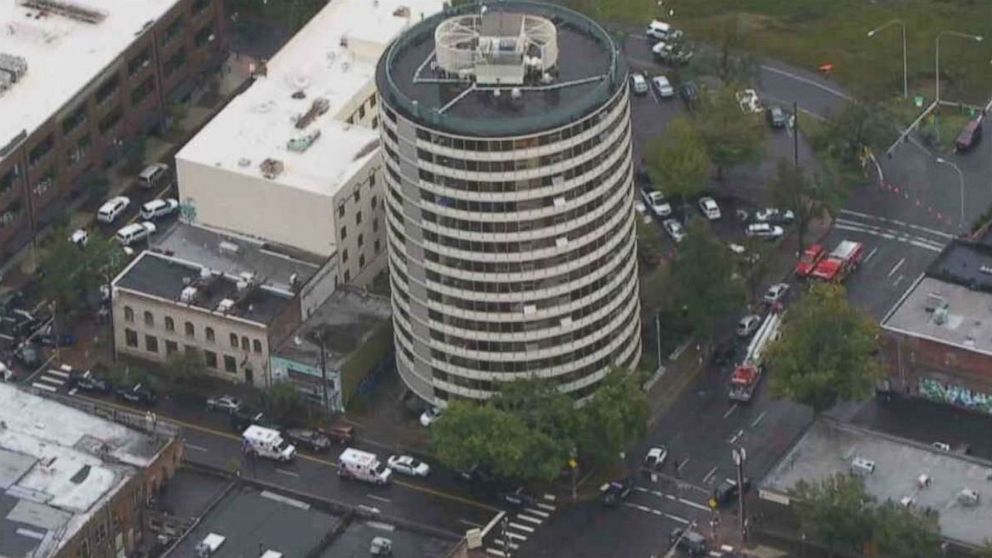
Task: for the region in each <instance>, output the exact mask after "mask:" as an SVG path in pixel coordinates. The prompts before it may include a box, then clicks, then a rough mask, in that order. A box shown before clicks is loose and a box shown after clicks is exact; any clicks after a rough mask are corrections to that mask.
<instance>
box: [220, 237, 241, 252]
mask: <svg viewBox="0 0 992 558" xmlns="http://www.w3.org/2000/svg"><path fill="white" fill-rule="evenodd" d="M217 249H219V250H220V251H221V252H228V253H230V254H237V253H238V252H239V251H241V248H239V247H238V245H237V244H235V243H233V242H231V241H229V240H221V241H220V243H219V244H217Z"/></svg>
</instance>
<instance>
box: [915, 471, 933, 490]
mask: <svg viewBox="0 0 992 558" xmlns="http://www.w3.org/2000/svg"><path fill="white" fill-rule="evenodd" d="M931 482H933V481H932V480H931V479H930V475H928V474H926V473H923V474H922V475H920V476H918V477H916V488H919V489H920V490H923V489H924V488H930V483H931Z"/></svg>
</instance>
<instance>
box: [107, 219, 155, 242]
mask: <svg viewBox="0 0 992 558" xmlns="http://www.w3.org/2000/svg"><path fill="white" fill-rule="evenodd" d="M153 232H155V223H150V222H148V221H142V222H141V223H131V224H130V225H125V226H124V227H121V230H119V231H117V234H116V235H115V238H116V239H117V242H120V243H121V246H130V245H131V244H134V243H135V242H138V241H141V240H144V239H146V238H148V237H149V236H150V235H151V234H152V233H153Z"/></svg>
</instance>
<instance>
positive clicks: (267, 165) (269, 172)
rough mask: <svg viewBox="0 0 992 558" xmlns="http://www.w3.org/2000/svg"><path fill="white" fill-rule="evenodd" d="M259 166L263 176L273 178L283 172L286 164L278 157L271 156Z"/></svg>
mask: <svg viewBox="0 0 992 558" xmlns="http://www.w3.org/2000/svg"><path fill="white" fill-rule="evenodd" d="M258 168H259V170H261V171H262V176H264V177H265V178H268V179H269V180H272V179H274V178H275V177H277V176H279V175H280V174H282V171H283V169H284V168H285V165H283V163H282V161H280V160H278V159H272V158H269V159H266V160H264V161H262V162H261V164H259V165H258Z"/></svg>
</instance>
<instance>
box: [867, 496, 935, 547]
mask: <svg viewBox="0 0 992 558" xmlns="http://www.w3.org/2000/svg"><path fill="white" fill-rule="evenodd" d="M937 518H938V515H937V512H935V511H929V510H921V509H918V508H907V507H906V506H903V505H902V504H899V503H896V502H893V501H891V500H888V501H886V502H885V503H883V504H882V505H881V506H879V507H878V508H877V509H876V510H875V515H874V521H873V524H874V535H873V537H872V539H873V541H874V542H875V544H876V546H877V547H878V551H879V553H880V554H881V555H882V556H885V557H886V558H931V557H933V556H939V555H940V543H941V539H940V527H939V526H938V525H937Z"/></svg>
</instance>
